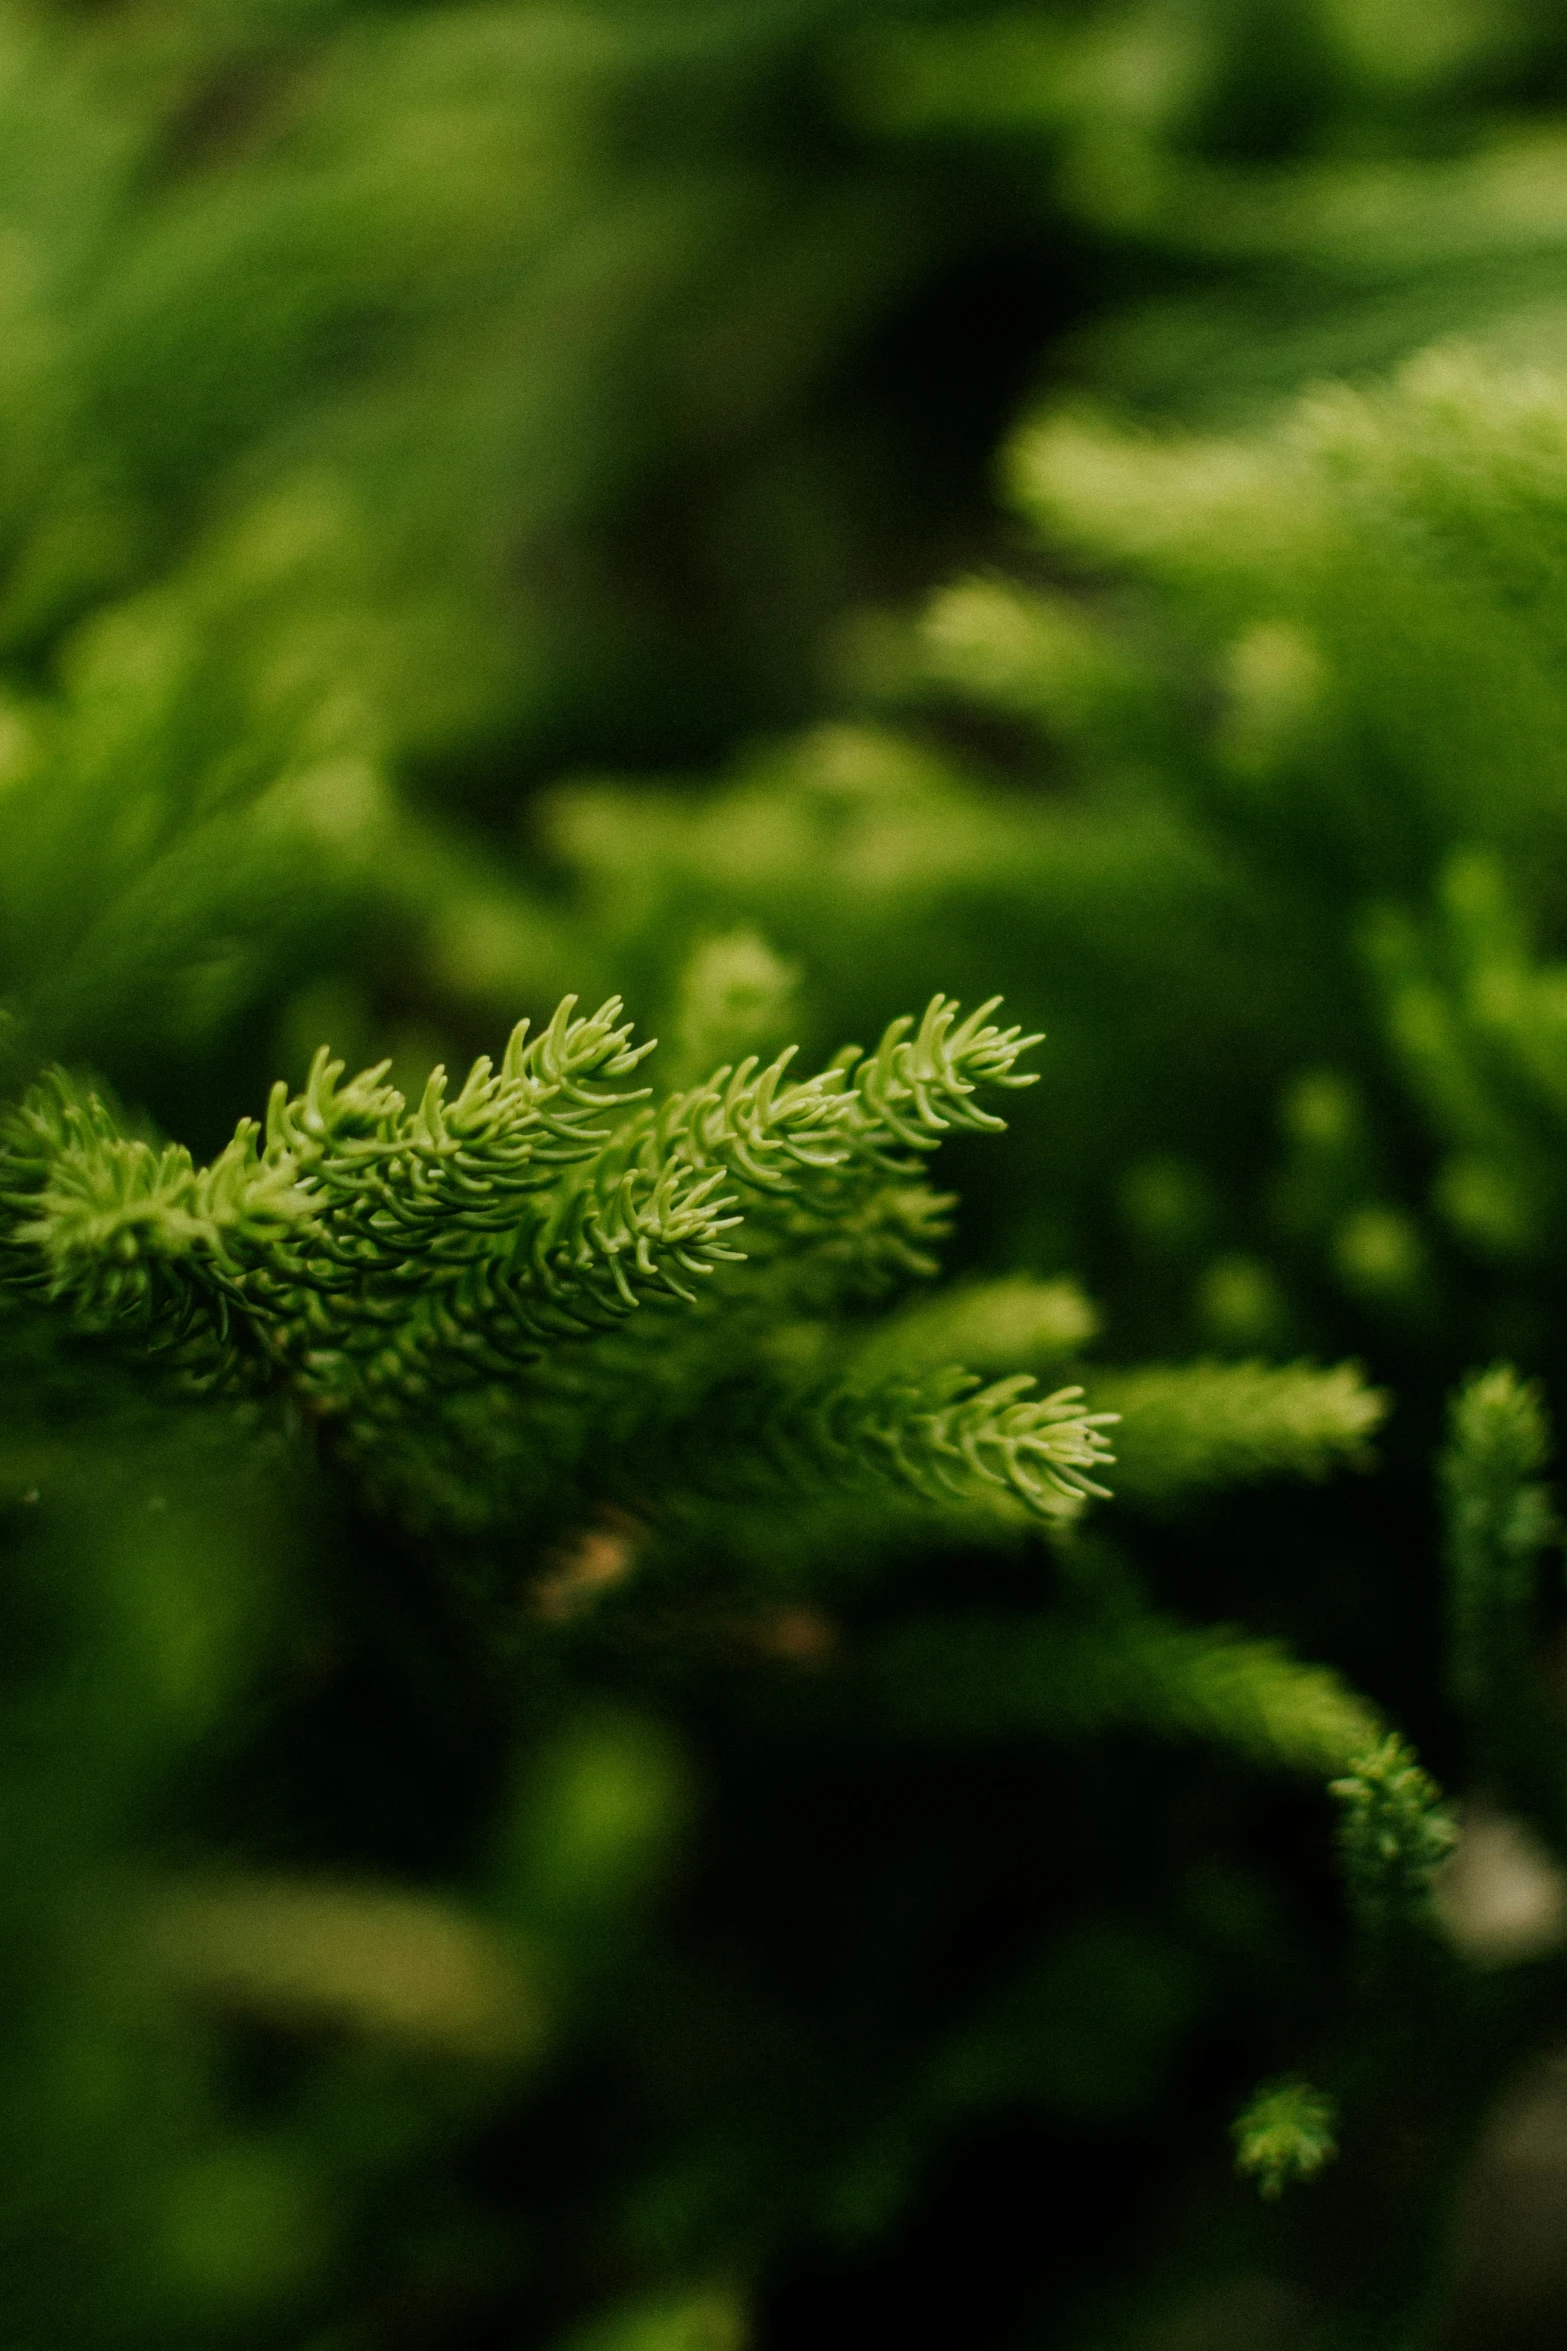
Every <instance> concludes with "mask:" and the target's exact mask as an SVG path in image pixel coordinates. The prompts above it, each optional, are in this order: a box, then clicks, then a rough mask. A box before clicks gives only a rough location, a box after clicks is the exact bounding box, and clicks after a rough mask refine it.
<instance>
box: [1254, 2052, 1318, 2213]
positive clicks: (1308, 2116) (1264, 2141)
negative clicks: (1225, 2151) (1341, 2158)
mask: <svg viewBox="0 0 1567 2351" xmlns="http://www.w3.org/2000/svg"><path fill="white" fill-rule="evenodd" d="M1337 2123H1338V2109H1337V2107H1336V2105H1335V2104H1334V2101H1333V2100H1332V2099H1331V2098H1330V2097H1328V2095H1327V2094H1326V2092H1325V2091H1322V2090H1316V2089H1313V2087H1312V2085H1311V2084H1310V2082H1306V2081H1301V2080H1300V2079H1299V2078H1298V2077H1297V2078H1292V2079H1290V2080H1288V2081H1282V2082H1268V2083H1266V2084H1264V2086H1263V2087H1262V2088H1261V2089H1260V2090H1258V2091H1257V2093H1256V2095H1255V2096H1254V2097H1253V2099H1252V2101H1251V2104H1250V2105H1249V2106H1248V2107H1247V2108H1246V2109H1245V2111H1244V2112H1243V2113H1242V2114H1240V2115H1238V2116H1237V2117H1236V2120H1235V2122H1234V2123H1233V2124H1232V2126H1231V2135H1232V2136H1233V2138H1234V2141H1235V2168H1236V2170H1237V2171H1238V2172H1241V2173H1243V2174H1245V2175H1246V2176H1247V2177H1249V2178H1251V2179H1254V2180H1255V2181H1256V2183H1257V2187H1258V2190H1259V2192H1260V2193H1261V2194H1262V2195H1263V2196H1265V2197H1266V2198H1267V2200H1268V2201H1269V2203H1272V2202H1274V2201H1275V2200H1276V2199H1277V2198H1278V2197H1279V2196H1282V2195H1283V2193H1284V2189H1285V2187H1286V2185H1287V2183H1288V2182H1289V2181H1291V2180H1309V2179H1314V2178H1315V2177H1316V2175H1317V2173H1318V2172H1319V2171H1321V2170H1322V2169H1323V2167H1324V2165H1326V2164H1329V2163H1331V2162H1332V2161H1333V2158H1334V2156H1335V2155H1337V2153H1338V2140H1337V2139H1336V2137H1335V2136H1334V2133H1335V2129H1336V2126H1337Z"/></svg>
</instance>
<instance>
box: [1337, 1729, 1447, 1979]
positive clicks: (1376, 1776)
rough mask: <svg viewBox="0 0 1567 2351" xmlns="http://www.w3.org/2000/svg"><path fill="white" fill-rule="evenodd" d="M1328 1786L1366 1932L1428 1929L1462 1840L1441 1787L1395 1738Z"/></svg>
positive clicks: (1342, 1853) (1355, 1902) (1343, 1860)
mask: <svg viewBox="0 0 1567 2351" xmlns="http://www.w3.org/2000/svg"><path fill="white" fill-rule="evenodd" d="M1329 1785H1330V1788H1331V1791H1332V1793H1333V1794H1334V1795H1335V1796H1336V1797H1337V1798H1338V1800H1339V1804H1340V1806H1341V1807H1342V1809H1341V1812H1340V1817H1339V1859H1340V1862H1341V1864H1342V1866H1343V1871H1344V1878H1345V1883H1346V1885H1347V1887H1348V1890H1349V1897H1350V1900H1351V1902H1352V1904H1353V1905H1354V1907H1355V1909H1356V1911H1357V1912H1358V1914H1359V1916H1360V1920H1361V1923H1362V1925H1363V1926H1364V1927H1365V1928H1366V1929H1367V1931H1368V1932H1369V1933H1371V1934H1373V1935H1377V1936H1380V1935H1382V1934H1384V1933H1385V1932H1386V1931H1387V1929H1388V1928H1390V1927H1391V1926H1393V1925H1395V1924H1396V1923H1398V1922H1399V1921H1403V1922H1404V1923H1406V1924H1409V1925H1424V1924H1425V1923H1426V1921H1427V1918H1428V1916H1429V1909H1430V1894H1431V1880H1432V1878H1433V1877H1434V1875H1435V1874H1436V1871H1437V1869H1438V1868H1439V1867H1440V1865H1441V1863H1442V1862H1443V1861H1444V1860H1445V1859H1446V1858H1447V1855H1448V1854H1449V1853H1450V1852H1451V1851H1452V1849H1453V1846H1454V1845H1455V1844H1456V1843H1457V1840H1458V1830H1457V1827H1456V1826H1455V1824H1454V1822H1453V1820H1452V1817H1451V1815H1450V1814H1449V1813H1448V1812H1447V1811H1446V1810H1445V1809H1444V1808H1443V1805H1442V1799H1441V1790H1440V1789H1439V1788H1438V1786H1437V1784H1436V1782H1435V1780H1433V1779H1432V1777H1431V1775H1430V1774H1429V1772H1427V1771H1424V1770H1422V1768H1421V1766H1420V1764H1419V1763H1418V1762H1417V1761H1416V1759H1415V1756H1414V1753H1413V1750H1412V1749H1411V1748H1409V1747H1408V1746H1407V1745H1406V1744H1405V1742H1404V1741H1403V1740H1402V1739H1400V1738H1397V1737H1395V1736H1393V1735H1392V1734H1390V1735H1389V1736H1388V1737H1387V1738H1385V1739H1384V1740H1383V1741H1382V1742H1381V1744H1380V1745H1379V1746H1377V1747H1374V1748H1373V1749H1372V1750H1371V1751H1370V1752H1369V1753H1368V1754H1365V1755H1362V1756H1360V1757H1358V1758H1357V1760H1356V1761H1355V1762H1353V1763H1352V1764H1351V1765H1350V1766H1349V1769H1348V1771H1347V1772H1346V1773H1345V1774H1344V1776H1343V1778H1342V1779H1336V1780H1333V1781H1331V1782H1330V1783H1329Z"/></svg>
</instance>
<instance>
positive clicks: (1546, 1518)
mask: <svg viewBox="0 0 1567 2351" xmlns="http://www.w3.org/2000/svg"><path fill="white" fill-rule="evenodd" d="M1550 1450H1551V1433H1550V1426H1549V1423H1548V1421H1547V1418H1546V1415H1545V1411H1544V1407H1543V1403H1542V1400H1541V1396H1540V1391H1539V1389H1538V1388H1537V1387H1536V1386H1535V1385H1534V1384H1532V1383H1530V1382H1526V1381H1523V1380H1520V1379H1519V1377H1518V1374H1517V1373H1516V1372H1515V1371H1514V1370H1513V1368H1512V1366H1511V1365H1510V1364H1497V1365H1494V1366H1493V1367H1492V1369H1491V1370H1489V1371H1484V1372H1477V1373H1476V1374H1475V1375H1474V1376H1473V1377H1472V1378H1471V1379H1470V1380H1468V1381H1467V1382H1466V1384H1465V1385H1464V1387H1463V1388H1461V1389H1460V1390H1459V1392H1458V1394H1457V1396H1456V1397H1455V1398H1454V1399H1453V1403H1452V1408H1451V1413H1450V1440H1449V1444H1448V1447H1447V1450H1446V1452H1445V1453H1444V1454H1443V1456H1442V1461H1441V1484H1442V1495H1443V1503H1444V1509H1445V1516H1446V1522H1447V1569H1448V1638H1449V1679H1450V1683H1451V1688H1452V1693H1453V1697H1454V1700H1455V1701H1456V1703H1457V1705H1458V1706H1459V1708H1460V1710H1461V1711H1462V1713H1463V1715H1464V1717H1465V1719H1466V1722H1467V1725H1468V1729H1469V1735H1470V1739H1471V1742H1472V1749H1473V1761H1474V1763H1475V1765H1476V1766H1477V1768H1478V1770H1479V1771H1480V1773H1481V1774H1482V1776H1490V1777H1492V1778H1494V1779H1497V1780H1499V1781H1500V1783H1501V1785H1502V1788H1503V1789H1504V1791H1505V1793H1506V1795H1507V1796H1508V1798H1509V1799H1510V1800H1511V1801H1512V1802H1513V1803H1515V1804H1518V1805H1520V1806H1521V1807H1522V1808H1523V1809H1524V1810H1525V1811H1527V1812H1528V1813H1530V1814H1531V1815H1532V1816H1533V1817H1534V1818H1535V1819H1537V1820H1539V1821H1540V1822H1541V1823H1542V1825H1543V1826H1545V1827H1546V1828H1547V1829H1548V1830H1550V1831H1551V1832H1552V1833H1553V1834H1555V1835H1557V1836H1560V1835H1561V1834H1562V1833H1563V1829H1564V1826H1567V1823H1564V1820H1563V1797H1564V1788H1563V1778H1562V1768H1561V1730H1560V1726H1559V1724H1558V1723H1557V1722H1556V1721H1555V1720H1554V1719H1553V1717H1552V1712H1551V1709H1550V1708H1549V1706H1548V1704H1547V1701H1546V1697H1545V1693H1544V1690H1543V1687H1542V1684H1541V1677H1540V1648H1541V1641H1542V1637H1543V1625H1542V1621H1541V1603H1542V1599H1543V1589H1542V1571H1543V1567H1544V1562H1545V1558H1546V1556H1547V1554H1548V1553H1549V1552H1552V1551H1557V1550H1559V1549H1560V1544H1561V1529H1560V1527H1559V1525H1558V1522H1557V1517H1556V1511H1555V1508H1554V1505H1553V1503H1552V1500H1551V1495H1550V1491H1549V1488H1548V1487H1546V1486H1545V1485H1544V1484H1543V1483H1542V1482H1541V1481H1540V1479H1539V1477H1538V1476H1537V1474H1536V1473H1537V1472H1538V1471H1539V1470H1541V1469H1543V1468H1544V1466H1545V1464H1546V1462H1547V1460H1548V1459H1549V1456H1550Z"/></svg>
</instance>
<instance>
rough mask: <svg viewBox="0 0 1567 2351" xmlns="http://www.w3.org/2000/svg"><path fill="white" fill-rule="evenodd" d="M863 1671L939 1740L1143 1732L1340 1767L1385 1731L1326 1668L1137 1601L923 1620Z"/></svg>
mask: <svg viewBox="0 0 1567 2351" xmlns="http://www.w3.org/2000/svg"><path fill="white" fill-rule="evenodd" d="M871 1669H872V1673H873V1676H874V1679H875V1681H876V1684H877V1687H878V1688H879V1690H880V1692H881V1694H882V1698H883V1703H884V1704H885V1705H886V1707H887V1709H888V1711H889V1713H890V1714H891V1716H892V1718H893V1720H894V1721H895V1722H897V1723H898V1725H899V1726H900V1727H901V1728H903V1729H905V1730H906V1731H908V1732H910V1733H913V1734H915V1735H917V1736H919V1737H921V1738H927V1739H938V1740H941V1741H943V1742H945V1741H948V1740H960V1741H964V1742H967V1741H969V1740H974V1739H981V1740H990V1739H1018V1738H1051V1739H1062V1738H1066V1739H1073V1738H1087V1737H1094V1736H1099V1735H1101V1734H1103V1733H1105V1732H1107V1731H1116V1730H1141V1731H1150V1732H1154V1733H1156V1734H1158V1735H1160V1736H1163V1737H1176V1738H1200V1739H1204V1740H1207V1741H1210V1742H1211V1743H1213V1744H1215V1745H1217V1746H1221V1747H1225V1748H1228V1749H1230V1750H1231V1751H1232V1752H1235V1753H1237V1754H1240V1755H1242V1756H1244V1757H1245V1758H1246V1759H1247V1760H1248V1761H1250V1762H1255V1763H1266V1764H1273V1765H1283V1766H1284V1767H1286V1768H1288V1769H1290V1770H1296V1771H1305V1772H1309V1773H1313V1774H1322V1773H1326V1772H1330V1771H1342V1770H1344V1769H1345V1767H1346V1766H1347V1765H1348V1764H1349V1762H1350V1759H1351V1758H1352V1757H1353V1756H1355V1755H1358V1754H1361V1753H1363V1752H1364V1750H1365V1748H1366V1747H1367V1745H1368V1743H1370V1742H1373V1741H1374V1740H1375V1739H1376V1737H1377V1736H1378V1731H1379V1726H1378V1724H1377V1721H1376V1718H1375V1716H1374V1715H1373V1714H1372V1713H1371V1711H1370V1709H1369V1708H1368V1707H1367V1705H1366V1703H1365V1701H1364V1700H1363V1699H1361V1698H1359V1697H1357V1696H1356V1695H1355V1694H1354V1693H1353V1692H1352V1691H1351V1690H1349V1689H1348V1688H1346V1686H1345V1685H1344V1683H1343V1682H1341V1681H1340V1680H1339V1678H1338V1676H1337V1675H1336V1674H1334V1673H1332V1672H1330V1671H1329V1670H1328V1669H1327V1668H1326V1667H1323V1666H1315V1665H1302V1664H1300V1663H1298V1662H1297V1661H1296V1660H1295V1659H1294V1658H1292V1657H1291V1656H1289V1654H1288V1653H1287V1651H1285V1650H1283V1649H1281V1648H1280V1647H1279V1646H1278V1645H1277V1644H1276V1643H1274V1642H1271V1641H1258V1640H1252V1639H1248V1638H1246V1637H1245V1636H1243V1635H1241V1634H1238V1633H1234V1632H1229V1631H1226V1630H1224V1629H1223V1628H1219V1629H1217V1630H1214V1629H1208V1628H1197V1627H1193V1626H1189V1625H1183V1624H1180V1623H1178V1622H1176V1621H1175V1620H1174V1619H1173V1618H1170V1617H1167V1616H1160V1615H1155V1614H1152V1613H1150V1612H1147V1611H1144V1610H1141V1609H1136V1608H1132V1609H1126V1610H1117V1611H1116V1612H1114V1613H1109V1614H1104V1615H1098V1614H1096V1615H1094V1616H1089V1617H1084V1616H1080V1615H1077V1614H1070V1615H1069V1614H1064V1613H1063V1614H1059V1615H1051V1616H1040V1617H1013V1616H1008V1617H999V1616H991V1617H985V1616H981V1615H978V1614H974V1613H970V1614H967V1615H964V1616H961V1617H959V1616H954V1617H950V1618H937V1619H932V1620H927V1621H925V1622H923V1623H917V1624H913V1625H910V1626H908V1627H906V1628H905V1629H904V1630H903V1631H901V1632H899V1633H896V1634H893V1635H892V1636H890V1637H889V1638H888V1639H887V1640H886V1641H885V1642H884V1643H883V1644H882V1645H881V1647H880V1648H879V1649H878V1650H877V1651H876V1652H875V1654H874V1655H873V1657H872V1660H871Z"/></svg>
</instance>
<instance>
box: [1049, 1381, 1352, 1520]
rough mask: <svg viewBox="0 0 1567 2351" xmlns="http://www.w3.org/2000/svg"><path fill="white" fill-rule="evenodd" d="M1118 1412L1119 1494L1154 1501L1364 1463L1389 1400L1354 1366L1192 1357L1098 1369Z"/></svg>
mask: <svg viewBox="0 0 1567 2351" xmlns="http://www.w3.org/2000/svg"><path fill="white" fill-rule="evenodd" d="M1094 1397H1095V1401H1096V1402H1098V1403H1102V1404H1104V1405H1106V1406H1108V1407H1112V1408H1113V1409H1114V1410H1116V1411H1117V1412H1119V1414H1120V1416H1121V1435H1120V1437H1119V1439H1118V1441H1117V1444H1118V1452H1119V1454H1120V1457H1121V1473H1120V1475H1119V1476H1118V1478H1117V1480H1116V1492H1117V1495H1118V1497H1119V1498H1121V1499H1123V1500H1126V1501H1131V1502H1139V1503H1147V1504H1151V1505H1155V1506H1163V1505H1167V1504H1170V1503H1173V1502H1177V1501H1179V1500H1181V1499H1182V1498H1184V1497H1185V1496H1187V1495H1189V1494H1192V1493H1197V1492H1210V1491H1212V1490H1213V1489H1215V1488H1222V1487H1226V1486H1237V1485H1248V1484H1253V1483H1255V1482H1256V1481H1257V1480H1259V1479H1262V1478H1268V1477H1303V1478H1323V1477H1326V1476H1328V1475H1329V1474H1330V1473H1331V1472H1332V1471H1333V1470H1335V1469H1338V1468H1360V1467H1363V1466H1364V1465H1365V1462H1366V1459H1367V1444H1366V1440H1367V1438H1368V1437H1369V1436H1370V1434H1371V1432H1372V1431H1373V1430H1374V1429H1375V1428H1376V1427H1377V1425H1378V1423H1379V1422H1380V1421H1381V1419H1382V1416H1383V1413H1384V1412H1385V1410H1386V1408H1387V1400H1386V1398H1385V1397H1384V1396H1383V1395H1381V1394H1380V1393H1379V1392H1378V1391H1377V1390H1376V1389H1374V1388H1368V1387H1366V1386H1365V1384H1364V1381H1363V1378H1362V1375H1361V1373H1360V1371H1359V1369H1358V1367H1357V1366H1356V1365H1354V1364H1351V1363H1345V1364H1340V1365H1338V1366H1337V1367H1336V1368H1335V1369H1334V1370H1332V1371H1318V1370H1317V1369H1316V1368H1315V1367H1314V1366H1313V1365H1311V1364H1306V1363H1293V1364H1282V1365H1275V1364H1266V1363H1193V1364H1172V1365H1169V1366H1163V1365H1161V1366H1157V1367H1151V1368H1149V1369H1147V1370H1135V1371H1106V1372H1102V1373H1096V1374H1095V1376H1094Z"/></svg>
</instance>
